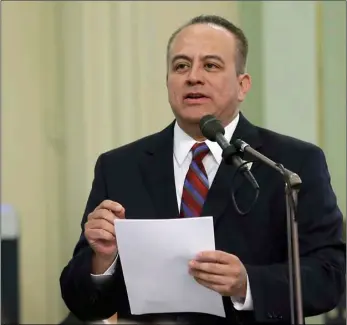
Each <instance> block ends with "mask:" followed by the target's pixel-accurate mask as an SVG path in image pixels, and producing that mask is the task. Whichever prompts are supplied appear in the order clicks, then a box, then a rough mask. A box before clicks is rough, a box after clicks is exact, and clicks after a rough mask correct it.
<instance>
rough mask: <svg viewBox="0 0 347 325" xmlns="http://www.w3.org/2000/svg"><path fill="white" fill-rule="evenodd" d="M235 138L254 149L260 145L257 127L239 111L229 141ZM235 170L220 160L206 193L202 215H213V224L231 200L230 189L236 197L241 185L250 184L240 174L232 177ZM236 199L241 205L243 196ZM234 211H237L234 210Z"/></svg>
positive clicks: (253, 168)
mask: <svg viewBox="0 0 347 325" xmlns="http://www.w3.org/2000/svg"><path fill="white" fill-rule="evenodd" d="M236 139H242V140H243V141H245V142H247V143H248V144H249V145H250V146H252V147H253V148H254V149H256V148H259V147H260V146H261V139H260V137H259V134H258V130H257V128H256V127H255V126H253V125H252V124H251V123H250V122H249V121H248V120H247V119H246V118H245V117H244V116H243V115H242V114H241V113H240V120H239V123H238V125H237V127H236V130H235V132H234V134H233V137H232V139H231V142H232V141H233V140H236ZM242 158H243V159H244V160H252V159H250V157H249V156H247V155H246V154H245V155H244V156H243V157H242ZM257 167H258V163H257V162H254V163H253V165H252V169H251V170H252V171H254V170H255V169H256V168H257ZM235 172H236V168H235V167H234V166H233V165H227V164H225V163H224V161H222V163H221V164H220V166H219V169H218V172H217V174H216V176H215V179H214V181H213V184H212V186H211V188H210V191H209V193H208V196H207V199H206V201H205V205H204V208H203V212H202V213H203V214H202V215H204V216H213V218H214V223H215V224H216V223H217V221H218V219H219V217H220V216H221V215H222V213H223V212H224V210H225V209H226V207H227V206H228V204H230V203H231V202H232V195H231V193H232V190H234V193H235V198H236V194H237V192H238V191H239V190H240V189H241V188H242V187H246V188H247V189H248V187H249V186H250V185H249V183H248V182H247V180H245V179H244V177H243V176H242V175H237V176H236V177H234V174H235ZM251 190H252V189H251V188H250V187H249V191H251ZM237 199H238V200H237V201H238V202H237V203H238V205H240V206H241V207H243V205H242V199H243V197H242V196H241V197H239V198H237ZM240 201H241V202H240ZM247 202H248V201H247ZM244 209H245V207H243V208H242V210H244ZM235 213H237V212H236V211H235Z"/></svg>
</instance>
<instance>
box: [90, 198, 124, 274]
mask: <svg viewBox="0 0 347 325" xmlns="http://www.w3.org/2000/svg"><path fill="white" fill-rule="evenodd" d="M117 218H121V219H124V218H125V210H124V207H123V206H122V205H120V204H119V203H117V202H114V201H110V200H105V201H103V202H101V204H100V205H99V206H97V207H96V208H95V210H94V211H93V212H92V213H90V214H89V215H88V221H87V222H86V223H85V225H84V234H85V236H86V239H87V240H88V243H89V245H90V247H91V248H92V249H93V251H94V256H93V265H92V269H93V273H94V274H101V273H104V272H105V271H106V270H107V269H108V267H110V266H111V264H112V263H113V261H114V260H115V258H116V256H117V252H118V249H117V240H116V234H115V230H114V220H115V219H117Z"/></svg>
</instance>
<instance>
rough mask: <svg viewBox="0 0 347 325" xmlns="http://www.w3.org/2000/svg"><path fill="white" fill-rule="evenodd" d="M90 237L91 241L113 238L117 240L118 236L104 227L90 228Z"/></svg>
mask: <svg viewBox="0 0 347 325" xmlns="http://www.w3.org/2000/svg"><path fill="white" fill-rule="evenodd" d="M88 239H89V241H97V240H106V241H111V240H116V237H115V236H113V235H112V234H111V233H110V232H108V231H107V230H104V229H88Z"/></svg>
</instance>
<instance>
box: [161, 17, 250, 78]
mask: <svg viewBox="0 0 347 325" xmlns="http://www.w3.org/2000/svg"><path fill="white" fill-rule="evenodd" d="M196 24H212V25H215V26H219V27H222V28H224V29H226V30H227V31H229V32H230V33H231V34H233V35H234V36H235V38H236V51H237V52H236V72H237V74H242V73H244V72H245V68H246V62H247V54H248V41H247V38H246V36H245V34H244V33H243V31H242V30H241V29H240V28H238V27H237V26H235V25H234V24H233V23H231V22H230V21H228V20H227V19H225V18H223V17H220V16H216V15H200V16H197V17H194V18H193V19H191V20H190V21H188V22H187V23H186V24H184V25H183V26H181V27H179V28H178V29H177V30H176V31H175V32H174V33H173V34H172V35H171V37H170V39H169V41H168V44H167V49H166V54H167V62H169V55H170V49H171V45H172V42H173V41H174V39H175V37H176V36H177V34H178V33H179V32H180V31H182V30H183V29H184V28H186V27H188V26H191V25H196Z"/></svg>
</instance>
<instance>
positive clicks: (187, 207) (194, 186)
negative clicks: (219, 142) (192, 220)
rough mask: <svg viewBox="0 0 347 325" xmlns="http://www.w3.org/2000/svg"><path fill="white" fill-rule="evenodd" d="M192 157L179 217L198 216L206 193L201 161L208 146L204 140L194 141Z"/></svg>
mask: <svg viewBox="0 0 347 325" xmlns="http://www.w3.org/2000/svg"><path fill="white" fill-rule="evenodd" d="M191 150H192V153H193V159H192V162H191V164H190V166H189V170H188V173H187V176H186V179H185V181H184V185H183V193H182V203H181V210H180V216H181V217H187V218H189V217H199V216H200V215H201V211H202V207H203V205H204V202H205V199H206V196H207V193H208V189H209V186H208V184H209V183H208V178H207V174H206V170H205V167H204V165H203V163H202V160H203V159H204V157H205V156H206V155H207V154H208V152H209V150H210V149H209V148H208V146H207V145H206V143H205V142H202V143H195V144H194V146H193V147H192V149H191Z"/></svg>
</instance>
